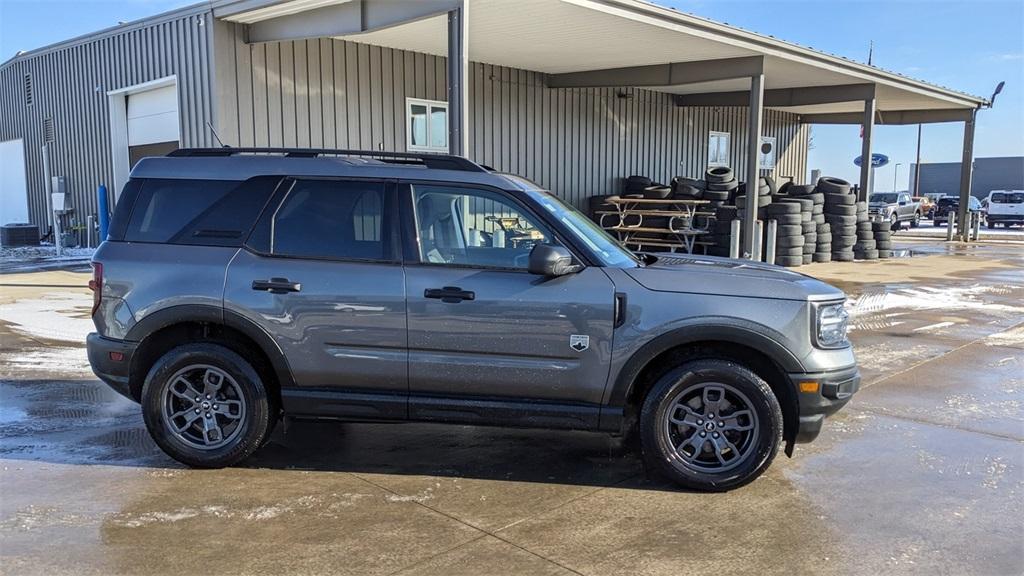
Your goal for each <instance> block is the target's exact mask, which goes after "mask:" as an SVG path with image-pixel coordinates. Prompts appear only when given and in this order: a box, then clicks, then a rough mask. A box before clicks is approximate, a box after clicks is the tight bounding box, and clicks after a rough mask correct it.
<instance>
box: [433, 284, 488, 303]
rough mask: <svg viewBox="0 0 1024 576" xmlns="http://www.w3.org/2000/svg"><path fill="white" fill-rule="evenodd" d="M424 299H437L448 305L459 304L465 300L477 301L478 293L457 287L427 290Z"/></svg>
mask: <svg viewBox="0 0 1024 576" xmlns="http://www.w3.org/2000/svg"><path fill="white" fill-rule="evenodd" d="M423 297H424V298H435V299H438V300H440V301H441V302H444V303H446V304H458V303H459V302H462V301H463V300H474V299H476V293H475V292H471V291H469V290H463V289H462V288H458V287H456V286H445V287H444V288H427V289H426V290H424V291H423Z"/></svg>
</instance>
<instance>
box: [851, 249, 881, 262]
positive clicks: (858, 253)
mask: <svg viewBox="0 0 1024 576" xmlns="http://www.w3.org/2000/svg"><path fill="white" fill-rule="evenodd" d="M853 257H854V258H856V259H857V260H878V250H876V249H874V248H872V249H870V250H854V251H853Z"/></svg>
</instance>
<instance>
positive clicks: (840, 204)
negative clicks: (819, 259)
mask: <svg viewBox="0 0 1024 576" xmlns="http://www.w3.org/2000/svg"><path fill="white" fill-rule="evenodd" d="M815 192H816V193H820V194H821V195H822V199H823V202H824V209H823V211H822V213H823V219H824V220H825V221H824V222H823V224H828V233H829V235H830V236H831V238H832V243H831V246H830V250H831V254H832V260H835V261H838V262H852V261H853V257H854V251H853V247H854V246H855V245H856V244H857V197H856V196H854V195H853V194H851V192H850V183H849V182H847V181H845V180H842V179H840V178H832V177H823V178H821V179H819V180H818V184H817V186H816V187H815ZM822 229H824V228H822Z"/></svg>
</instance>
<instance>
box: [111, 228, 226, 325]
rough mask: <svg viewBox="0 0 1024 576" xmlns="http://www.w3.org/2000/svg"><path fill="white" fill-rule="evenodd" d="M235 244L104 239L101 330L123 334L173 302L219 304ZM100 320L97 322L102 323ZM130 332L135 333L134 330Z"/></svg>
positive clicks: (221, 302)
mask: <svg viewBox="0 0 1024 576" xmlns="http://www.w3.org/2000/svg"><path fill="white" fill-rule="evenodd" d="M237 251H238V249H237V248H225V247H210V246H174V245H170V244H148V243H143V242H104V243H103V244H101V245H100V247H99V249H97V251H96V254H95V256H94V257H93V259H94V260H95V261H97V262H102V263H103V268H104V270H103V272H104V283H103V304H102V306H101V309H102V310H103V312H102V313H99V311H98V313H97V317H100V318H102V320H101V321H97V328H98V329H99V331H100V334H102V335H104V336H107V337H110V338H128V337H129V332H130V331H131V329H132V328H133V327H134V326H135V324H137V323H138V322H141V321H143V320H145V319H146V318H148V317H149V316H150V315H152V314H154V313H156V312H159V311H161V310H164V309H167V308H171V307H173V306H205V307H209V308H211V309H215V310H221V309H222V307H223V296H224V273H225V271H226V270H227V266H228V262H230V261H231V259H232V258H233V257H234V255H235V253H236V252H237ZM101 323H102V325H101ZM133 337H135V336H134V335H133Z"/></svg>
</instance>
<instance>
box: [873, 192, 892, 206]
mask: <svg viewBox="0 0 1024 576" xmlns="http://www.w3.org/2000/svg"><path fill="white" fill-rule="evenodd" d="M871 201H872V202H884V203H886V204H895V203H896V195H895V194H872V195H871Z"/></svg>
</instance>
